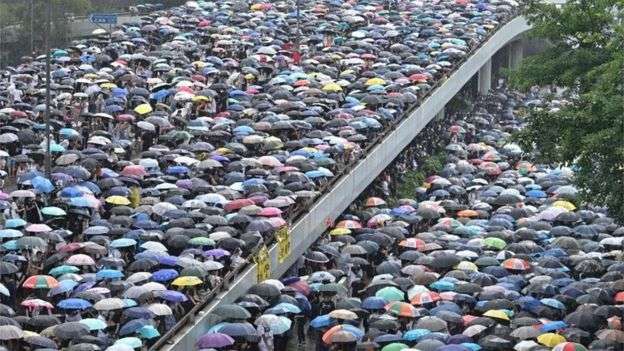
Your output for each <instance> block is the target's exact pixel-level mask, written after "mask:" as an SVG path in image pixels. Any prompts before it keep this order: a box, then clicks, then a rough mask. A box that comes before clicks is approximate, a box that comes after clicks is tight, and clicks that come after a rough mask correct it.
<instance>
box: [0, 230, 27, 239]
mask: <svg viewBox="0 0 624 351" xmlns="http://www.w3.org/2000/svg"><path fill="white" fill-rule="evenodd" d="M23 236H24V234H23V233H22V232H20V231H19V230H16V229H2V230H0V239H15V238H21V237H23Z"/></svg>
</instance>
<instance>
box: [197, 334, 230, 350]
mask: <svg viewBox="0 0 624 351" xmlns="http://www.w3.org/2000/svg"><path fill="white" fill-rule="evenodd" d="M233 344H234V339H232V337H231V336H229V335H226V334H222V333H208V334H204V335H202V336H201V337H200V338H199V340H197V343H196V344H195V346H197V348H199V349H210V348H220V347H225V346H230V345H233Z"/></svg>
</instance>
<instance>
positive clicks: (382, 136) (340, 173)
mask: <svg viewBox="0 0 624 351" xmlns="http://www.w3.org/2000/svg"><path fill="white" fill-rule="evenodd" d="M518 15H519V12H518V11H515V12H514V13H512V14H511V15H510V16H509V17H508V18H505V19H504V21H501V22H499V23H498V25H497V26H496V27H495V28H494V30H492V31H490V32H489V33H488V34H487V35H486V36H485V37H484V38H483V40H481V41H480V42H479V43H478V44H477V45H476V46H475V47H474V48H473V49H472V50H470V54H468V55H466V56H464V57H463V58H462V59H460V60H459V61H457V64H455V65H454V66H453V68H452V69H451V70H450V71H449V72H448V73H447V74H445V75H444V76H443V77H442V78H441V79H439V80H438V81H436V82H435V83H434V84H433V85H432V86H431V88H430V89H429V90H428V91H427V92H426V93H425V94H423V96H422V97H421V98H420V99H419V101H417V102H416V103H415V104H414V105H413V106H412V107H410V108H409V109H408V110H406V111H405V112H404V113H403V115H402V116H401V118H396V119H394V120H391V121H390V122H389V123H388V125H387V126H386V128H384V130H383V131H382V132H381V133H379V134H377V136H376V137H375V138H374V139H372V141H369V142H368V143H367V145H366V147H365V148H364V149H363V152H362V153H361V154H360V155H366V154H368V153H369V152H370V151H371V150H372V149H373V148H374V147H376V146H377V145H378V144H379V143H380V142H381V141H382V140H383V139H385V138H386V137H387V136H388V134H389V133H390V132H391V131H392V130H393V129H394V127H396V126H397V125H398V124H400V123H401V122H402V121H403V120H404V119H405V118H407V116H409V115H411V114H412V113H413V112H414V110H416V109H417V108H418V107H420V105H421V104H422V102H423V101H425V100H426V99H427V98H429V97H430V96H431V94H432V93H433V92H434V91H435V90H436V89H437V88H438V87H439V86H440V85H442V84H443V83H444V82H445V81H446V79H447V77H448V75H450V74H453V73H454V72H455V71H456V70H457V69H458V68H459V67H461V65H463V64H464V62H466V60H468V58H470V57H471V56H472V55H473V54H475V53H476V52H477V51H478V50H479V49H480V48H481V47H482V46H483V45H485V43H486V42H487V41H488V40H489V39H490V38H491V37H492V36H493V35H494V34H495V33H496V32H497V31H498V30H499V29H500V28H501V27H502V26H504V25H505V24H507V23H508V22H510V21H511V20H513V19H514V18H516V17H517V16H518ZM363 159H364V157H359V158H357V159H353V160H350V161H348V162H347V163H346V164H344V167H342V169H340V170H338V171H337V172H336V173H337V176H336V177H333V178H332V179H331V180H330V181H329V182H327V183H326V184H324V185H322V186H321V187H320V188H319V194H318V195H317V196H316V197H315V198H314V199H318V198H319V197H321V196H322V195H323V194H326V193H328V192H329V191H331V189H332V188H333V186H334V185H335V184H336V183H337V182H338V181H340V180H342V178H343V177H344V176H346V175H348V174H349V171H350V170H351V169H353V168H354V167H355V165H356V164H358V163H360V162H362V161H363ZM306 212H307V208H302V209H300V210H299V211H297V212H294V213H292V215H289V216H287V219H288V222H289V223H296V222H297V221H299V220H300V219H301V217H302V216H303V214H304V213H306ZM291 218H292V221H291V220H290V219H291ZM268 239H269V240H268V241H267V242H266V243H265V245H266V246H267V247H269V246H270V245H272V244H273V243H274V242H275V237H274V236H271V237H269V238H268ZM260 247H261V245H258V246H257V247H256V248H255V249H254V250H252V252H251V253H250V254H249V255H248V256H247V262H245V264H242V265H240V266H239V267H237V269H236V270H235V271H230V272H228V273H227V274H226V275H225V277H224V279H223V283H222V284H220V285H219V286H218V288H219V289H214V290H213V291H211V292H210V294H208V296H206V298H205V299H204V300H202V301H201V302H200V303H197V304H196V305H195V306H194V307H193V308H192V309H191V310H189V312H188V313H187V314H186V315H185V316H184V317H182V318H181V319H180V320H179V321H178V322H177V323H176V324H175V325H174V326H173V327H172V328H171V329H170V330H168V331H167V333H165V334H164V335H162V336H161V337H160V338H159V339H158V341H156V343H155V344H154V345H152V346H151V347H150V349H149V350H150V351H156V350H158V349H159V348H160V347H162V346H164V345H165V344H166V343H167V342H168V341H169V339H170V338H171V337H173V336H174V335H176V334H177V333H178V332H179V331H180V330H181V329H182V328H183V327H184V326H186V325H187V323H188V322H189V321H190V320H191V319H192V318H194V317H195V315H196V314H197V313H198V312H199V311H201V310H203V309H204V308H206V307H207V306H208V305H210V304H211V303H212V302H213V300H214V298H215V297H216V296H217V294H218V293H219V292H221V290H220V289H221V288H222V287H224V286H225V285H226V284H225V283H226V282H230V281H231V279H232V278H235V277H236V276H237V273H239V272H241V271H243V270H245V269H246V268H247V267H248V266H249V265H250V263H251V261H250V260H249V259H248V258H252V257H254V256H255V255H257V253H258V250H259V249H260ZM270 247H271V248H273V247H274V246H270Z"/></svg>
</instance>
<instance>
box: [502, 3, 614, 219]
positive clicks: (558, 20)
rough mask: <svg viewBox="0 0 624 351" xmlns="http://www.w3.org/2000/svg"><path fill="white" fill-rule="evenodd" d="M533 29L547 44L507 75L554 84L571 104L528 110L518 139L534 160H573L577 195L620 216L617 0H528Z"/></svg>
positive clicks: (522, 83)
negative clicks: (559, 2)
mask: <svg viewBox="0 0 624 351" xmlns="http://www.w3.org/2000/svg"><path fill="white" fill-rule="evenodd" d="M524 11H525V15H526V17H527V18H528V20H529V22H530V23H531V24H532V25H533V27H534V29H533V35H535V36H537V37H540V38H544V39H547V40H548V41H549V42H550V43H551V44H552V45H551V46H550V47H549V48H547V49H546V50H545V51H544V52H542V53H540V54H537V55H535V56H532V57H528V58H527V59H526V60H524V62H523V63H522V64H521V66H520V67H519V69H518V70H517V71H515V72H512V73H511V83H512V84H513V85H515V86H516V87H520V88H528V87H530V86H533V85H548V84H552V85H557V86H559V87H564V88H567V89H569V90H570V91H572V92H573V93H574V95H575V98H574V101H573V104H571V105H568V106H564V107H562V108H561V109H560V110H559V111H556V112H552V111H546V110H539V109H537V110H535V111H532V113H531V114H530V115H529V117H528V118H527V121H528V124H527V128H525V130H524V131H522V132H521V133H520V134H519V135H518V136H517V137H518V139H519V140H520V141H521V142H522V143H524V146H525V147H528V148H532V147H534V148H536V149H537V150H539V157H540V158H541V160H540V161H543V162H549V163H557V164H567V165H573V166H575V167H576V168H577V169H578V171H577V177H576V182H577V184H578V185H579V186H580V188H581V189H582V190H583V195H584V196H583V198H582V200H585V201H587V202H591V203H593V204H596V205H606V206H608V208H609V210H610V211H611V212H612V214H613V215H615V216H616V217H617V218H619V219H620V220H624V24H623V23H624V22H623V21H624V17H623V14H624V12H623V11H624V0H571V1H568V2H567V4H566V5H563V6H561V7H557V6H555V5H551V4H547V3H544V2H541V1H534V0H530V1H529V2H528V4H527V5H526V8H525V9H524Z"/></svg>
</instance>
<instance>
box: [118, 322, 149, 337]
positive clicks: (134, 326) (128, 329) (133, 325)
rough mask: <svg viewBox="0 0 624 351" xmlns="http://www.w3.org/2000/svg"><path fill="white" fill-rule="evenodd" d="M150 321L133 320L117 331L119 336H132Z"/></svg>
mask: <svg viewBox="0 0 624 351" xmlns="http://www.w3.org/2000/svg"><path fill="white" fill-rule="evenodd" d="M149 324H150V321H149V320H147V319H142V318H139V319H133V320H131V321H129V322H128V323H126V324H124V325H123V326H122V327H121V328H120V329H119V335H122V336H123V335H129V334H133V333H134V332H136V331H137V330H139V329H141V328H142V327H144V326H146V325H149Z"/></svg>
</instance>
